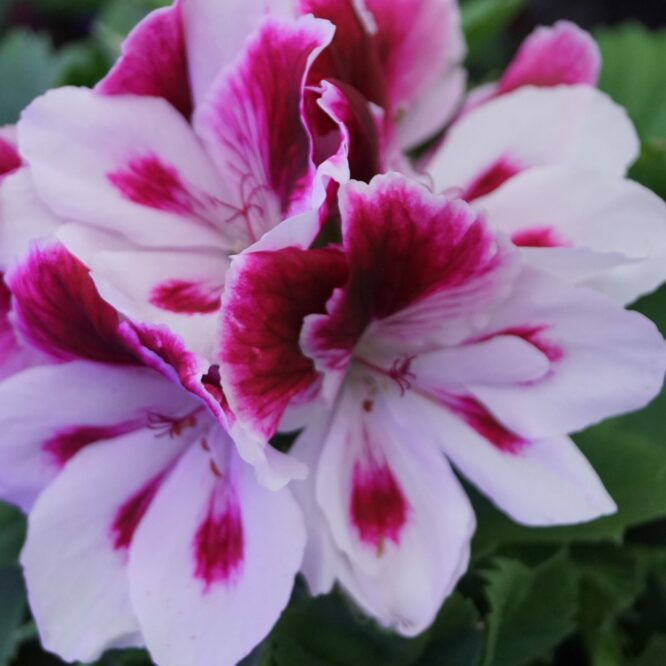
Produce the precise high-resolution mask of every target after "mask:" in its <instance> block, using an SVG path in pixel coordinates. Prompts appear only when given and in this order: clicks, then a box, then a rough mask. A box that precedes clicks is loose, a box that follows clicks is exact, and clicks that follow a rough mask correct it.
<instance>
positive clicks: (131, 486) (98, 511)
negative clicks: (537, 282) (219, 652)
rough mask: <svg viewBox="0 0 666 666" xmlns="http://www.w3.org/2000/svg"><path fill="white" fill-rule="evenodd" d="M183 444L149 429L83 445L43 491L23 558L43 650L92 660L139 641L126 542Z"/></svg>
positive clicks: (30, 524)
mask: <svg viewBox="0 0 666 666" xmlns="http://www.w3.org/2000/svg"><path fill="white" fill-rule="evenodd" d="M130 386H131V384H130ZM124 388H125V389H126V388H127V386H125V387H124ZM79 390H81V387H79ZM182 447H183V444H182V442H181V441H179V440H178V439H170V438H167V439H163V440H157V439H156V438H155V433H153V432H151V431H149V430H142V431H139V432H137V433H134V434H130V435H126V436H125V437H123V438H120V439H117V440H115V441H109V442H105V443H103V444H99V445H97V446H95V447H91V448H89V449H87V450H86V451H82V452H81V453H80V454H79V455H78V456H77V457H76V458H75V459H74V460H73V461H72V462H71V463H70V464H69V465H68V466H67V467H66V469H65V470H63V472H62V473H61V474H60V475H59V477H58V478H57V479H56V480H55V481H54V482H53V483H52V484H51V485H50V486H49V487H48V488H47V489H46V490H45V491H44V492H43V493H42V495H41V496H40V498H39V500H38V501H37V503H36V504H35V507H34V508H33V510H32V511H31V513H30V518H29V524H28V537H27V540H26V545H25V548H24V549H23V553H22V555H21V563H22V564H23V568H24V571H25V576H26V581H27V585H28V594H29V598H30V607H31V609H32V612H33V613H34V616H35V621H36V622H37V626H38V628H39V631H40V637H41V641H42V644H43V645H44V646H45V647H46V649H48V650H50V651H53V652H56V653H57V654H59V655H60V656H61V657H63V658H64V659H66V660H68V661H70V660H77V661H78V660H81V661H85V662H89V661H93V660H95V659H97V658H98V657H99V656H100V655H101V653H102V652H104V651H105V650H107V649H109V648H113V647H136V646H140V645H142V644H143V641H142V637H141V631H140V627H139V625H138V624H137V621H136V619H135V616H134V611H133V608H132V605H131V603H130V598H129V585H128V579H127V567H126V564H127V547H128V546H129V543H131V541H132V537H133V533H134V530H135V529H136V526H137V524H138V523H140V522H141V519H142V516H143V514H144V513H145V511H146V509H147V508H148V506H149V505H150V502H151V500H152V498H153V497H154V494H155V492H156V491H157V488H158V487H159V485H160V483H161V482H162V480H163V477H164V474H165V472H166V470H167V469H168V468H169V466H170V465H171V464H172V463H173V462H174V460H175V459H176V458H177V456H178V455H179V454H180V452H181V451H182ZM153 552H154V551H153Z"/></svg>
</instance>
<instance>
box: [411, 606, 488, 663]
mask: <svg viewBox="0 0 666 666" xmlns="http://www.w3.org/2000/svg"><path fill="white" fill-rule="evenodd" d="M482 649H483V629H482V625H481V622H480V619H479V613H478V611H477V610H476V608H475V606H474V604H473V603H472V602H471V601H469V600H468V599H465V598H464V597H462V596H461V595H460V594H458V593H455V594H453V595H452V596H451V597H449V599H448V600H447V602H446V603H445V604H444V607H443V608H442V610H441V611H440V612H439V615H438V616H437V619H436V620H435V622H434V624H433V625H432V627H431V628H430V629H429V631H428V644H427V646H426V648H425V650H424V652H423V654H422V655H421V657H420V658H419V659H418V661H417V662H416V664H415V666H475V665H476V664H478V663H479V658H480V656H481V650H482Z"/></svg>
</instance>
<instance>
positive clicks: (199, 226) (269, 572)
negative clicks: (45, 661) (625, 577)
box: [0, 0, 666, 666]
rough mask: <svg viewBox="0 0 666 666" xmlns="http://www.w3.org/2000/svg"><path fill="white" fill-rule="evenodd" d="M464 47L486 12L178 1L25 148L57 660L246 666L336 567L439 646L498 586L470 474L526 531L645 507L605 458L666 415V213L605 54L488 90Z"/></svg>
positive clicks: (46, 608) (61, 100)
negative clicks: (473, 579)
mask: <svg viewBox="0 0 666 666" xmlns="http://www.w3.org/2000/svg"><path fill="white" fill-rule="evenodd" d="M463 52H464V44H463V40H462V36H461V32H460V17H459V12H458V8H457V6H456V5H455V3H454V2H453V1H452V0H245V1H244V2H242V3H241V2H239V1H238V0H229V1H227V0H224V1H220V0H176V1H175V2H174V3H173V5H171V6H170V7H167V8H164V9H160V10H158V11H155V12H153V13H152V14H150V15H149V16H148V17H147V18H146V19H145V20H144V21H143V22H142V23H141V24H139V26H137V28H136V29H135V30H134V31H133V32H132V33H131V34H130V36H129V37H128V39H127V40H126V42H125V44H124V46H123V53H122V57H121V58H120V59H119V61H118V62H117V63H116V65H115V66H114V67H113V69H112V70H111V72H110V73H109V74H108V75H107V76H106V77H105V78H104V80H103V81H102V82H100V84H99V85H98V86H97V87H96V89H95V90H89V89H81V88H64V89H60V90H55V91H51V92H49V93H47V94H46V95H45V96H43V97H42V98H40V99H38V100H37V101H35V102H34V103H33V104H32V105H30V107H29V108H28V109H27V110H26V111H25V112H24V114H23V116H22V119H21V121H20V123H19V126H18V150H17V149H16V144H15V141H14V137H13V133H12V131H9V130H8V131H6V132H5V131H3V132H2V133H0V278H2V281H0V378H2V380H3V381H2V382H1V383H0V424H1V425H2V431H3V433H4V435H3V438H2V439H1V440H0V496H2V497H3V498H4V499H6V500H8V501H10V502H12V503H14V504H16V505H18V506H20V507H22V508H23V509H25V510H26V511H27V512H29V531H28V539H27V543H26V546H25V549H24V552H23V555H22V562H23V566H24V568H25V572H26V577H27V582H28V589H29V594H30V601H31V606H32V609H33V611H34V615H35V617H36V620H37V623H38V626H39V629H40V632H41V636H42V640H43V642H44V644H45V646H46V647H47V648H49V649H51V650H53V651H55V652H57V653H58V654H60V655H61V656H62V657H64V658H66V659H70V660H77V659H78V660H84V661H85V660H92V659H95V658H97V657H98V656H99V655H100V654H101V652H103V651H104V650H105V649H107V648H110V647H126V646H141V645H144V644H145V645H146V646H147V647H148V649H149V650H150V652H151V655H152V656H153V658H154V659H155V660H156V661H157V663H159V664H160V666H183V665H188V666H189V665H190V664H191V665H193V666H208V665H209V664H212V663H216V664H217V663H219V664H223V665H226V664H229V665H232V664H235V663H236V662H237V661H239V660H240V659H241V658H242V657H243V656H244V655H246V654H247V653H248V652H249V651H250V650H251V649H252V648H253V647H254V646H255V645H256V644H257V643H258V642H259V641H261V640H262V639H263V637H264V636H265V635H266V634H267V633H268V632H269V630H270V628H271V626H272V625H273V623H274V622H275V621H276V620H277V618H278V616H279V614H280V612H281V611H282V609H283V608H284V606H285V605H286V604H287V602H288V599H289V596H290V592H291V588H292V584H293V579H294V576H295V574H296V573H297V572H298V571H299V570H301V569H302V571H303V573H304V574H305V576H306V578H307V580H308V583H309V585H310V589H311V591H312V592H313V593H320V592H323V591H327V590H328V589H330V588H331V586H332V585H333V584H334V583H335V582H336V581H338V582H340V584H341V585H342V586H343V587H344V588H345V589H346V590H347V591H348V592H349V593H350V595H351V596H352V597H353V598H354V599H355V600H356V602H357V603H358V604H359V605H360V607H361V608H363V609H364V610H365V611H367V612H368V614H370V615H371V616H372V617H374V618H375V619H377V620H378V621H379V622H380V623H382V624H383V625H385V626H387V627H390V628H393V629H395V630H397V631H399V632H400V633H402V634H404V635H408V636H412V635H415V634H417V633H418V632H420V631H422V630H424V629H425V628H426V627H427V626H428V625H429V624H430V622H431V621H432V620H433V618H434V617H435V614H436V613H437V611H438V609H439V608H440V606H441V604H442V601H443V600H444V598H445V597H446V596H447V595H448V594H449V593H450V592H451V591H452V590H453V588H454V586H455V585H456V583H457V581H458V580H459V578H460V576H461V575H462V574H463V573H464V572H465V570H466V568H467V565H468V560H469V546H470V540H471V537H472V534H473V532H474V528H475V518H474V514H473V511H472V508H471V506H470V503H469V500H468V498H467V496H466V494H465V492H464V491H463V489H462V486H461V484H460V481H459V480H458V477H457V476H456V473H454V471H453V470H454V469H455V470H456V472H457V473H459V474H460V475H462V476H463V477H465V478H466V479H467V480H468V481H469V482H471V483H472V484H474V485H475V486H476V487H477V488H478V489H479V490H480V491H481V492H482V493H484V494H485V495H487V496H488V497H489V498H490V499H491V500H492V501H493V502H494V503H495V504H496V505H497V506H498V507H499V508H500V509H501V510H503V511H504V512H506V513H507V514H508V515H509V516H511V517H512V518H513V519H514V520H516V521H518V522H520V523H523V524H526V525H555V524H567V523H576V522H582V521H586V520H591V519H593V518H596V517H598V516H602V515H605V514H608V513H611V512H612V511H614V510H615V504H614V502H613V500H612V499H611V498H610V497H609V495H608V493H607V492H606V490H605V489H604V487H603V484H602V483H601V481H600V480H599V478H598V477H597V476H596V474H595V472H594V471H593V470H592V468H591V467H590V465H589V464H588V462H587V461H586V460H585V458H584V457H583V456H582V454H581V453H580V452H579V451H578V449H577V448H576V446H575V444H574V443H573V441H572V440H571V438H570V435H571V434H572V433H575V432H577V431H579V430H581V429H583V428H585V427H587V426H589V425H591V424H594V423H596V422H598V421H599V420H601V419H604V418H607V417H609V416H612V415H616V414H620V413H623V412H626V411H630V410H634V409H638V408H640V407H641V406H643V405H645V404H646V403H647V402H649V400H651V399H652V398H653V397H654V396H655V395H656V393H657V392H658V391H659V388H660V386H661V383H662V380H663V377H664V372H666V345H665V344H664V341H663V339H662V338H661V336H660V334H659V333H658V331H657V330H656V328H655V326H654V325H652V323H650V322H649V321H648V320H646V319H645V318H644V317H642V316H641V315H639V314H636V313H633V312H628V311H626V310H624V308H623V306H624V305H625V304H626V303H629V302H631V301H633V300H635V299H636V298H637V297H638V296H640V295H641V294H644V293H647V292H649V291H651V290H652V289H654V288H656V287H657V286H658V285H659V284H661V283H662V282H663V281H664V280H665V279H666V204H664V202H663V201H662V200H660V199H659V198H658V197H657V196H656V195H653V194H652V193H650V192H649V191H648V190H646V189H644V188H642V187H641V186H639V185H637V184H635V183H632V182H631V181H629V180H627V179H626V178H625V175H626V172H627V169H628V167H629V166H630V164H631V163H632V162H633V161H634V159H635V158H636V156H637V151H638V140H637V137H636V134H635V132H634V129H633V127H632V125H631V123H630V122H629V120H628V118H627V117H626V114H625V113H624V111H622V110H621V109H620V108H619V107H617V106H616V105H615V104H613V103H612V102H611V101H610V100H609V99H608V98H607V97H606V96H605V95H603V94H602V93H600V92H599V91H597V90H596V89H595V88H594V85H595V84H596V80H597V77H598V73H599V65H600V59H599V52H598V49H597V47H596V45H595V43H594V41H593V40H592V38H591V37H590V36H589V35H588V34H587V33H584V32H583V31H581V30H579V29H578V28H576V27H575V26H573V25H572V24H569V23H566V22H565V23H559V24H556V25H555V26H553V27H552V28H541V29H539V30H537V31H536V32H535V33H534V34H533V35H531V36H530V37H529V38H528V39H527V40H526V42H525V43H524V44H523V46H522V47H521V49H520V50H519V52H518V54H517V55H516V57H515V59H514V60H513V62H512V63H511V64H510V66H509V67H508V69H507V70H506V72H505V73H504V74H503V76H502V77H501V79H500V80H499V81H498V82H497V83H496V84H491V85H490V86H486V87H484V88H482V89H479V90H476V91H473V92H472V93H471V94H470V95H469V96H468V97H467V98H466V99H465V97H464V94H463V89H464V79H465V76H464V72H463V71H462V69H461V67H460V59H461V58H462V55H463ZM447 123H449V124H448V127H447ZM441 132H443V134H442V137H441V140H440V141H439V142H438V144H437V145H436V147H435V148H434V149H433V150H432V151H431V152H430V153H429V154H428V155H427V156H426V158H425V159H424V161H423V162H422V163H421V164H420V165H419V168H421V167H422V170H423V172H424V173H422V174H417V173H416V172H415V171H414V169H415V167H414V166H413V165H412V164H411V163H410V162H409V160H408V158H407V157H406V153H405V151H406V150H408V149H410V148H413V147H415V146H419V145H421V144H422V143H423V142H424V141H425V140H426V139H430V138H432V137H433V136H437V134H438V133H441ZM394 170H398V171H402V172H404V173H402V174H398V173H396V172H395V171H394ZM377 174H382V175H377ZM405 174H411V177H409V176H407V175H405ZM417 180H418V181H423V182H417ZM423 183H427V186H426V185H424V184H423ZM61 243H62V244H63V245H61ZM65 248H66V249H65ZM290 431H300V433H299V435H298V438H297V440H296V442H295V444H294V446H293V448H292V449H291V451H290V455H289V456H285V455H284V454H282V453H280V452H278V451H277V449H275V448H274V447H272V446H271V445H270V443H269V442H270V439H271V438H272V437H273V435H275V434H276V433H277V432H290ZM248 463H250V464H248ZM305 466H308V467H309V469H310V476H309V477H308V478H307V479H304V478H303V476H304V474H303V470H304V469H305ZM288 479H292V483H291V486H290V488H283V487H282V485H284V483H285V481H286V480H288ZM294 479H296V480H294ZM258 481H259V482H258ZM292 491H293V494H294V495H295V496H296V500H298V502H296V501H295V499H294V497H292ZM303 523H305V528H307V535H306V529H304V524H303Z"/></svg>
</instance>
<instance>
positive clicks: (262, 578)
mask: <svg viewBox="0 0 666 666" xmlns="http://www.w3.org/2000/svg"><path fill="white" fill-rule="evenodd" d="M230 446H231V445H229V447H230ZM231 455H234V454H231ZM216 493H221V495H216ZM225 493H226V495H225ZM225 496H226V497H230V498H231V500H230V501H231V502H232V503H234V507H235V508H234V509H233V510H234V511H236V514H235V515H234V517H233V521H234V522H233V524H231V523H230V522H228V520H229V519H228V518H225V516H229V515H230V514H229V513H228V512H227V513H225V512H226V511H227V508H228V507H229V506H231V505H230V504H226V506H225V505H224V503H223V504H222V505H220V506H218V505H217V504H216V501H217V500H216V498H220V497H222V499H224V497H225ZM218 510H220V511H222V513H221V514H219V513H217V511H218ZM225 520H227V522H224V521H225ZM218 521H222V522H218ZM202 530H207V532H206V536H205V538H204V537H203V536H202V534H203V533H202ZM239 530H240V532H239ZM304 542H305V534H304V530H303V525H302V520H301V516H300V514H299V511H298V508H297V507H296V504H295V503H294V501H293V499H292V498H291V496H290V495H289V492H288V491H287V490H283V491H280V492H275V493H273V492H270V491H268V490H266V489H265V488H262V487H261V486H259V485H258V484H257V482H256V480H255V478H254V474H253V471H252V468H251V467H249V466H247V465H245V463H242V462H241V461H240V460H238V459H237V458H235V457H233V458H232V460H231V463H230V465H229V468H228V470H226V472H225V476H224V477H223V478H218V477H217V476H216V475H215V473H214V471H211V464H210V460H209V458H208V455H207V453H206V452H205V451H204V450H203V449H202V448H200V447H193V448H192V449H191V450H190V451H189V452H188V453H187V454H186V456H185V457H184V458H183V459H182V460H181V462H180V464H179V465H178V467H177V468H176V469H175V470H174V472H173V474H172V475H171V476H170V477H169V479H168V480H167V482H166V483H165V484H164V486H163V487H162V488H161V490H160V492H159V494H158V495H157V497H156V499H155V502H154V503H153V504H152V505H151V507H150V509H149V511H148V513H147V514H146V517H145V519H144V520H143V521H142V523H141V526H140V527H139V529H138V531H137V533H136V536H135V539H134V541H133V544H132V548H131V552H130V586H131V596H132V604H133V606H134V608H135V611H136V614H137V617H138V619H139V622H140V624H141V628H142V630H143V633H144V637H145V640H146V644H147V646H148V649H149V650H150V652H151V654H152V656H153V658H154V659H155V660H156V661H157V662H158V663H159V664H160V665H161V666H183V664H188V666H208V665H209V664H219V666H234V665H235V664H236V663H237V662H238V661H240V660H241V659H242V657H244V656H245V655H246V654H247V653H248V652H250V650H251V649H252V648H253V647H254V646H255V645H256V644H257V643H259V642H260V641H261V640H262V639H263V638H264V636H265V635H266V634H267V633H268V632H269V631H270V629H271V627H272V626H273V624H274V623H275V622H276V621H277V619H278V617H279V615H280V613H281V611H282V609H283V608H284V606H285V605H286V604H287V602H288V601H289V596H290V593H291V588H292V585H293V580H294V576H295V574H296V572H297V571H298V569H299V567H300V564H301V559H302V556H303V546H304ZM156 549H157V552H161V553H163V554H164V557H159V558H156V557H155V553H156ZM225 558H226V559H225Z"/></svg>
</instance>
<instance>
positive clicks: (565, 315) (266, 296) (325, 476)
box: [219, 115, 666, 635]
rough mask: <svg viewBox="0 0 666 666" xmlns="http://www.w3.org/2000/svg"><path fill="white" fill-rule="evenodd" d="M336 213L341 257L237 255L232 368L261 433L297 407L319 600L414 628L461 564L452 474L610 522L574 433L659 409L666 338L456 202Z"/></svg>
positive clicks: (569, 515)
mask: <svg viewBox="0 0 666 666" xmlns="http://www.w3.org/2000/svg"><path fill="white" fill-rule="evenodd" d="M470 117H471V115H470ZM340 210H341V216H342V237H343V240H342V245H341V246H340V247H337V246H332V247H327V248H322V249H314V250H303V249H300V248H296V247H290V248H284V249H282V250H278V251H273V252H262V251H257V252H251V251H250V252H247V253H244V254H242V255H240V256H239V257H238V258H236V259H235V260H234V263H233V266H232V269H231V276H230V278H229V279H228V281H227V287H226V291H225V296H224V301H223V308H222V319H223V328H222V337H221V340H220V346H219V349H220V372H221V376H222V381H223V385H224V386H225V390H226V392H227V397H228V399H229V403H230V406H231V409H232V410H233V411H234V413H235V414H236V415H237V417H238V418H239V419H240V420H241V421H242V422H243V423H245V424H246V426H247V427H248V428H250V429H252V430H253V431H254V432H255V433H256V434H257V435H258V436H263V437H264V438H269V437H271V436H272V434H273V433H274V432H275V431H276V430H277V429H278V428H280V427H281V422H282V423H283V424H285V425H287V424H288V423H289V424H293V423H295V422H296V421H295V418H296V417H298V416H299V413H300V416H301V417H302V416H303V414H304V413H305V416H306V418H307V426H306V429H305V431H304V433H303V434H302V435H301V437H300V439H299V440H298V441H297V443H296V445H295V447H294V450H293V454H294V455H296V456H299V457H301V459H302V460H304V461H306V462H308V463H310V464H311V465H312V473H311V477H310V480H309V481H308V482H306V483H305V485H303V486H302V487H300V488H299V484H298V483H295V484H294V487H295V488H296V489H297V492H298V494H299V496H300V497H301V499H302V500H303V501H302V502H301V504H302V507H303V510H304V512H305V515H306V519H307V521H308V529H309V531H310V544H309V549H308V555H307V559H306V565H305V573H306V575H307V576H308V578H309V581H310V584H311V586H312V588H313V590H314V591H317V592H320V591H322V590H325V589H328V588H329V587H330V585H331V584H332V582H333V580H334V579H335V578H337V579H339V580H340V581H341V582H342V583H343V584H344V585H345V587H346V588H347V589H348V590H349V591H350V592H351V594H352V595H353V596H354V598H355V599H356V600H357V601H358V602H359V603H360V605H361V606H362V607H363V608H365V609H366V610H367V611H369V612H370V613H371V614H372V615H374V616H375V617H377V618H378V619H379V620H380V621H381V622H383V623H385V624H386V625H388V626H391V627H393V628H395V629H397V630H399V631H401V632H402V633H405V634H407V635H414V634H416V633H418V632H419V631H421V630H423V629H424V628H425V627H427V626H428V624H429V623H430V622H431V621H432V619H433V618H434V616H435V613H436V612H437V610H438V608H439V607H440V605H441V602H442V600H443V598H444V597H445V596H446V594H447V593H448V592H449V591H450V590H451V589H452V587H453V586H454V585H455V582H456V581H457V579H458V577H459V576H460V575H461V574H462V573H463V572H464V570H465V569H466V565H467V557H468V548H469V540H470V537H471V534H472V532H473V529H474V518H473V514H472V511H471V508H470V506H469V504H468V502H467V500H466V497H465V494H464V492H463V491H462V489H461V487H460V485H459V483H458V481H457V480H456V477H455V476H454V475H453V473H452V472H451V468H450V466H449V463H451V464H453V466H454V467H455V468H456V469H457V470H458V471H459V472H460V473H462V474H463V475H464V476H465V477H466V478H467V479H469V480H470V481H471V482H472V483H473V484H475V485H476V486H477V487H478V488H479V489H480V490H481V491H482V492H484V493H485V494H486V495H488V497H489V498H490V499H491V500H492V501H493V502H495V503H496V504H497V505H498V506H499V507H500V508H501V509H502V510H504V511H505V512H507V513H508V514H509V515H510V516H511V517H512V518H513V519H514V520H516V521H518V522H521V523H524V524H528V525H553V524H565V523H574V522H582V521H586V520H590V519H592V518H596V517H598V516H601V515H604V514H607V513H611V512H613V511H614V510H615V505H614V503H613V501H612V499H611V498H610V497H609V496H608V494H607V493H606V491H605V490H604V488H603V486H602V484H601V482H600V481H599V479H598V478H597V476H596V475H595V473H594V471H593V470H592V468H591V467H590V465H589V464H588V463H587V462H586V460H585V459H584V458H583V456H582V455H581V454H580V453H579V451H578V449H577V448H576V446H575V445H574V443H573V442H572V441H571V439H570V438H569V437H568V433H571V432H575V431H578V430H581V429H582V428H585V427H586V426H588V425H590V424H592V423H595V422H597V421H599V420H600V419H603V418H606V417H608V416H610V415H613V414H618V413H621V412H624V411H628V410H633V409H637V408H639V407H641V406H643V405H644V404H646V403H647V402H648V401H649V400H651V399H652V398H653V397H654V396H655V395H656V393H657V392H658V391H659V388H660V387H661V383H662V380H663V376H664V371H665V369H666V345H665V344H664V341H663V339H662V338H661V336H660V335H659V333H658V331H657V329H656V327H655V326H654V325H653V324H652V323H651V322H649V321H648V320H647V319H645V318H644V317H642V316H641V315H638V314H636V313H630V312H627V311H625V310H623V308H622V307H621V306H620V305H618V304H616V303H615V302H614V301H613V300H611V299H609V298H607V297H606V296H603V295H600V294H598V293H597V292H595V291H593V290H591V289H588V288H584V287H580V286H577V287H576V286H571V285H569V284H567V283H566V282H564V281H561V280H559V279H557V278H555V277H553V276H552V275H549V274H548V273H546V272H544V271H539V270H537V269H536V268H533V267H531V266H530V265H529V264H528V263H526V262H524V261H523V258H522V256H521V253H520V252H519V250H517V249H515V248H514V247H513V245H512V244H511V243H510V242H509V241H508V239H507V240H505V239H504V238H503V237H502V236H499V235H496V234H495V233H493V232H492V231H491V228H490V227H489V226H488V224H487V223H486V221H485V219H484V218H483V216H481V215H480V214H479V213H478V212H476V211H475V210H474V208H472V207H471V206H470V205H469V204H467V203H465V202H464V201H462V200H456V199H452V198H450V197H446V196H441V195H433V194H432V193H430V192H429V191H428V190H427V189H426V188H424V187H421V186H420V185H416V184H414V183H410V181H409V180H407V179H406V178H404V177H403V176H399V175H396V174H389V175H385V176H378V177H376V178H375V179H374V180H373V181H372V183H371V184H370V185H364V184H361V183H356V182H352V183H349V184H348V185H346V186H345V187H343V189H342V191H341V195H340ZM308 404H310V408H309V409H308ZM285 418H286V419H288V420H287V421H284V419H285ZM289 427H291V425H290V426H289ZM447 461H448V462H447Z"/></svg>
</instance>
